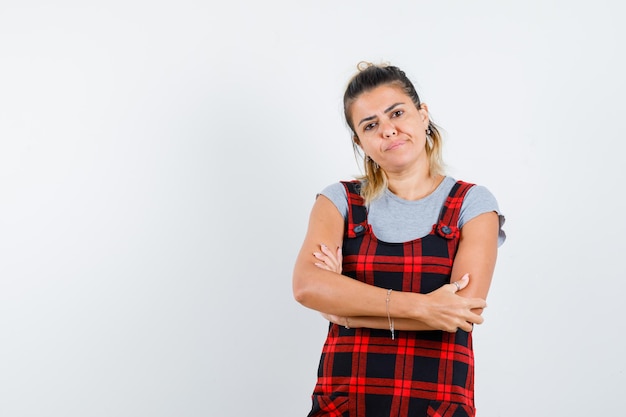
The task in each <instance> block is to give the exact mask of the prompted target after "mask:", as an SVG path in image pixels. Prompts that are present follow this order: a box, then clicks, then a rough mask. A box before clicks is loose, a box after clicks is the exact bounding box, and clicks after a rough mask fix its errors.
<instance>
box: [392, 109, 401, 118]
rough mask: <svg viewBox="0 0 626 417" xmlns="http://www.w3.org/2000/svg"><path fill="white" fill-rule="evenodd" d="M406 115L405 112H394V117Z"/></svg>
mask: <svg viewBox="0 0 626 417" xmlns="http://www.w3.org/2000/svg"><path fill="white" fill-rule="evenodd" d="M403 114H404V110H396V111H394V112H393V114H392V117H399V116H402V115H403Z"/></svg>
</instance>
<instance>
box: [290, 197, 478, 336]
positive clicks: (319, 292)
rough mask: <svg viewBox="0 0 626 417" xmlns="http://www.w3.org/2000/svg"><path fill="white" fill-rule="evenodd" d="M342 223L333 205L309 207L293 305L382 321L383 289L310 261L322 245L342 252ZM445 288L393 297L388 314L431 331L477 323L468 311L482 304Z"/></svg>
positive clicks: (319, 202)
mask: <svg viewBox="0 0 626 417" xmlns="http://www.w3.org/2000/svg"><path fill="white" fill-rule="evenodd" d="M343 234H344V218H343V216H342V215H341V213H339V211H338V210H337V208H336V207H335V205H334V204H333V203H332V202H331V201H330V200H329V199H328V198H327V197H325V196H323V195H320V196H319V197H318V198H317V199H316V201H315V204H314V205H313V209H312V210H311V215H310V218H309V226H308V230H307V233H306V236H305V239H304V242H303V244H302V248H301V249H300V253H299V254H298V257H297V259H296V264H295V267H294V273H293V293H294V297H295V299H296V300H297V301H298V302H299V303H301V304H302V305H304V306H305V307H308V308H311V309H314V310H317V311H320V312H324V313H327V314H332V315H336V316H342V317H358V316H365V317H367V316H371V317H384V318H386V317H387V304H386V299H387V289H385V288H379V287H375V286H372V285H368V284H365V283H363V282H360V281H357V280H355V279H352V278H350V277H346V276H344V275H341V274H339V273H337V272H333V271H329V270H326V269H322V268H319V267H317V266H316V265H315V263H316V262H319V261H318V259H317V258H316V257H315V256H314V255H313V253H314V252H319V250H320V245H322V244H325V245H326V246H328V247H329V248H331V250H336V248H339V247H341V246H342V242H343ZM455 289H456V287H455V286H454V284H448V285H444V286H443V287H441V288H440V289H439V290H437V291H434V292H432V293H430V294H417V293H412V292H399V291H394V292H393V293H392V296H391V302H390V303H389V313H390V315H391V316H392V317H394V318H398V319H411V320H417V321H420V322H422V323H424V324H426V325H427V326H429V327H431V328H435V329H441V330H448V331H451V330H450V329H456V328H459V327H461V328H462V327H463V326H465V327H466V326H467V323H480V322H482V318H481V317H480V315H478V314H475V313H473V312H472V311H471V309H473V308H483V307H485V301H484V300H481V299H477V298H463V297H460V296H457V295H456V294H454V290H455Z"/></svg>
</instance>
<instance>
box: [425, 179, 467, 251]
mask: <svg viewBox="0 0 626 417" xmlns="http://www.w3.org/2000/svg"><path fill="white" fill-rule="evenodd" d="M473 186H474V184H471V183H468V182H464V181H457V182H456V183H455V184H454V186H453V187H452V189H451V190H450V193H449V194H448V197H447V198H446V201H445V203H444V204H443V207H442V208H441V213H440V214H439V220H438V221H437V224H435V226H434V228H435V231H436V232H437V234H439V235H440V236H443V237H445V238H446V239H454V238H458V237H459V235H460V232H459V215H460V214H461V206H462V205H463V199H464V198H465V194H467V192H468V191H469V190H470V188H472V187H473Z"/></svg>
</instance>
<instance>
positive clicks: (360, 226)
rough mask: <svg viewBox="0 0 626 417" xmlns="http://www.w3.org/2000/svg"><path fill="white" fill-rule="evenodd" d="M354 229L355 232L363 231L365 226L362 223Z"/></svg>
mask: <svg viewBox="0 0 626 417" xmlns="http://www.w3.org/2000/svg"><path fill="white" fill-rule="evenodd" d="M353 230H354V233H361V232H362V231H363V230H365V227H363V225H362V224H359V225H356V226H355V228H354V229H353Z"/></svg>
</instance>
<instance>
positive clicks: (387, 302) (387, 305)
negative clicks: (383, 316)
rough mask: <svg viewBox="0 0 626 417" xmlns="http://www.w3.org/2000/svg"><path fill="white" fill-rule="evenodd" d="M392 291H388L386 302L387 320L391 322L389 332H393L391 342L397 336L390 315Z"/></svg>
mask: <svg viewBox="0 0 626 417" xmlns="http://www.w3.org/2000/svg"><path fill="white" fill-rule="evenodd" d="M391 291H392V289H391V288H389V289H388V290H387V300H385V306H386V307H387V320H389V331H391V340H394V339H395V336H396V335H395V332H394V329H393V319H392V318H391V315H390V314H389V301H390V298H389V296H390V295H391Z"/></svg>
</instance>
